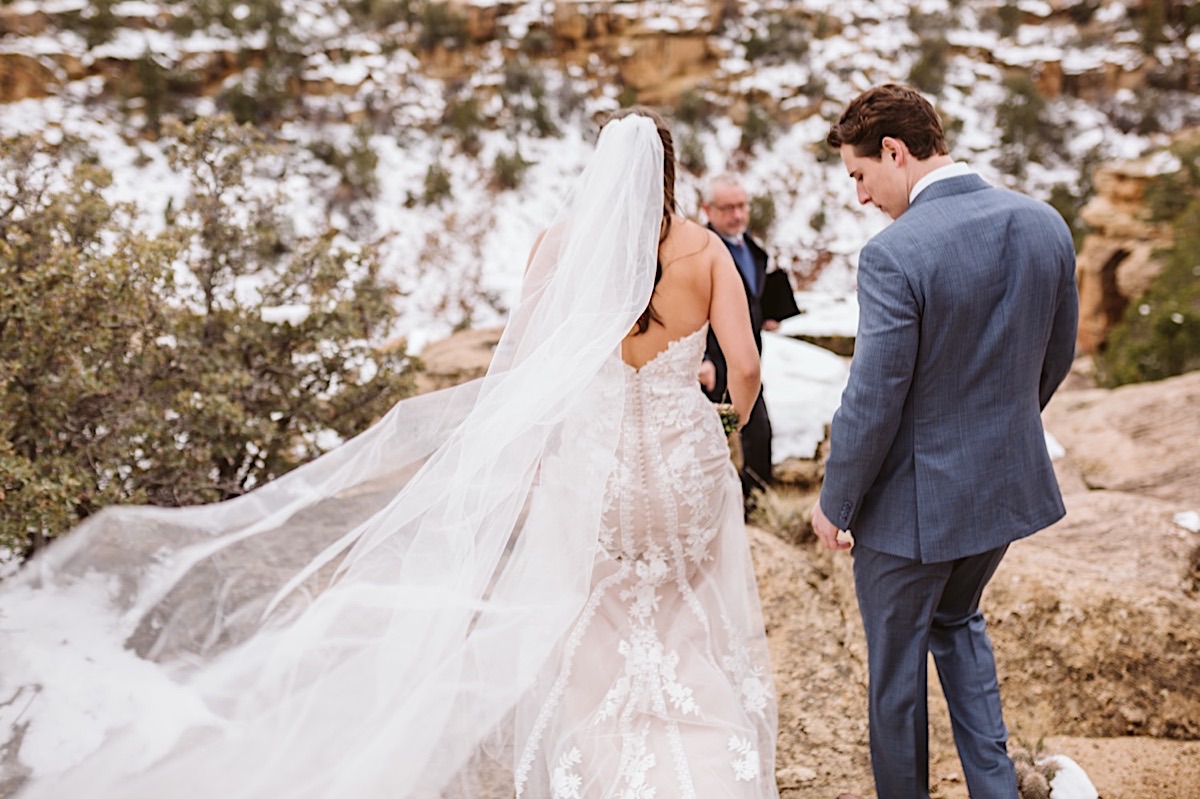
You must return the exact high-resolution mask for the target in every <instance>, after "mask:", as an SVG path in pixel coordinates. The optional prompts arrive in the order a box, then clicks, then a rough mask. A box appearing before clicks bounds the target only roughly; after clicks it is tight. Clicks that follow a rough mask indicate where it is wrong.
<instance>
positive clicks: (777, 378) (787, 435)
mask: <svg viewBox="0 0 1200 799" xmlns="http://www.w3.org/2000/svg"><path fill="white" fill-rule="evenodd" d="M762 368H763V394H764V398H765V399H766V401H767V409H768V411H769V413H770V414H771V431H772V434H773V435H772V439H771V441H772V448H771V456H772V459H773V460H774V461H775V462H776V463H780V462H782V461H783V460H785V459H787V458H812V457H813V456H815V455H816V454H817V447H818V446H819V445H820V443H821V442H822V441H823V440H824V439H825V425H826V424H827V423H828V422H829V420H830V419H832V418H833V412H834V411H835V410H837V407H838V405H839V403H840V402H841V397H842V389H843V388H845V386H846V378H847V376H848V375H849V373H850V369H849V366H848V364H847V362H846V360H845V359H844V358H841V357H839V356H837V355H834V354H833V353H832V352H830V351H829V350H826V349H823V348H821V347H818V346H816V345H815V344H809V343H807V342H804V341H797V340H796V339H793V338H788V337H787V336H781V335H779V334H777V333H763V353H762Z"/></svg>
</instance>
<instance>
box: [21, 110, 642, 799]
mask: <svg viewBox="0 0 1200 799" xmlns="http://www.w3.org/2000/svg"><path fill="white" fill-rule="evenodd" d="M662 162H663V148H662V144H661V141H660V139H659V137H658V133H657V131H656V128H655V125H654V123H653V122H652V121H651V120H649V119H647V118H645V117H641V116H629V117H625V118H622V119H619V120H617V121H614V122H611V123H609V124H608V125H606V126H605V127H604V129H603V131H602V133H601V135H600V137H599V141H598V144H597V147H596V151H595V155H594V157H593V159H592V161H591V163H590V165H589V166H588V167H587V169H586V170H585V171H584V173H583V174H582V176H581V177H580V178H579V180H578V183H577V185H576V187H575V189H574V190H573V192H572V193H571V195H570V196H569V197H568V199H567V200H566V202H565V204H564V207H563V209H562V210H561V212H560V213H559V215H558V216H557V218H556V219H555V220H554V221H553V224H552V225H551V226H550V227H549V229H548V232H547V235H546V237H545V239H544V241H543V243H542V244H541V245H540V247H539V248H538V250H537V252H536V254H535V256H534V258H533V260H532V263H531V265H530V268H529V270H528V273H527V275H526V279H525V283H524V286H523V289H522V295H521V298H520V302H519V304H518V305H517V307H516V309H515V310H514V311H513V312H512V314H511V318H510V320H509V323H508V325H507V327H506V330H505V332H504V335H503V337H502V339H501V341H500V343H499V346H498V348H497V351H496V353H495V357H494V360H493V362H492V365H491V368H490V369H489V371H488V373H487V375H486V376H485V377H484V378H482V379H480V380H477V381H474V382H472V383H469V384H466V385H463V386H459V387H456V388H452V389H448V390H445V391H440V392H437V393H434V394H429V395H425V396H421V397H416V398H413V399H410V400H405V401H403V402H400V403H399V404H397V405H396V406H395V407H394V408H393V409H392V410H391V411H390V412H389V413H388V414H387V415H386V416H385V417H384V418H383V419H382V420H381V421H379V422H378V423H377V424H376V425H375V426H374V427H372V428H371V429H370V430H369V431H367V432H365V433H363V434H362V435H360V436H358V437H357V438H355V439H353V440H352V441H350V442H348V443H346V444H345V445H343V446H342V447H340V448H339V449H337V450H335V451H334V452H331V453H330V454H328V455H326V456H324V457H322V458H320V459H318V460H317V461H315V462H313V463H310V464H308V465H306V466H304V467H301V468H299V469H297V470H295V471H294V472H292V473H290V474H288V475H286V476H284V477H282V478H280V479H279V480H277V481H275V482H273V483H272V484H269V485H265V486H263V487H261V488H259V489H258V490H255V491H253V492H252V493H250V494H248V495H246V496H244V497H241V498H238V499H235V500H232V501H229V502H225V503H221V504H217V505H210V506H203V507H193V508H180V509H162V508H148V507H126V508H110V509H107V510H104V511H103V512H101V513H98V514H96V515H95V516H94V517H92V518H90V519H88V520H87V521H86V522H85V523H84V524H83V525H81V526H80V528H79V529H77V530H75V531H73V532H72V533H70V534H69V535H67V536H66V537H64V538H63V539H61V540H59V541H57V542H56V543H55V544H53V545H52V546H51V547H49V548H48V550H47V551H46V552H44V553H43V554H42V555H41V556H39V557H38V558H36V559H34V561H33V562H32V563H31V564H29V565H28V566H27V567H26V568H25V569H24V570H23V572H22V573H20V574H18V575H17V576H15V577H14V578H11V579H10V580H8V581H6V584H5V586H4V590H3V591H0V616H2V615H3V613H4V612H5V611H4V609H5V607H6V606H8V607H12V603H14V602H22V601H28V600H29V599H30V598H31V597H35V596H37V595H38V594H39V593H44V592H57V593H58V594H61V595H62V596H64V597H71V596H74V597H77V601H78V602H79V603H80V605H79V607H80V608H81V609H82V608H83V607H84V605H87V612H88V613H89V614H96V613H98V612H103V613H106V614H108V615H109V617H111V618H112V619H113V623H114V624H115V625H116V626H117V627H118V628H119V629H120V630H122V631H123V633H125V634H127V638H126V643H127V646H128V647H129V648H130V649H132V650H133V651H135V652H136V653H137V655H138V656H140V657H141V658H143V659H145V660H146V661H148V662H151V663H153V664H155V667H154V668H155V671H156V673H161V674H164V675H166V677H167V678H168V679H167V680H165V681H164V682H165V683H166V685H167V686H168V689H167V691H166V693H165V694H163V697H164V703H163V708H164V709H163V712H161V713H157V714H152V715H153V717H150V716H151V714H141V715H139V716H137V717H134V718H131V719H128V720H127V721H128V723H126V724H122V725H121V727H120V728H119V729H114V730H111V731H105V732H104V734H103V735H102V736H101V737H100V740H96V741H94V742H93V744H92V745H90V746H88V747H84V748H85V749H88V750H89V751H86V752H81V753H80V755H79V757H78V758H77V759H78V760H79V762H78V763H77V764H75V765H74V766H73V767H72V768H70V769H68V770H67V771H65V772H64V773H61V774H42V775H39V774H34V775H33V777H34V778H33V779H32V780H31V781H30V782H29V784H28V785H27V786H26V788H25V790H24V791H23V792H22V793H21V794H20V796H22V797H28V799H40V798H41V797H55V799H61V797H64V796H88V797H116V796H120V797H126V798H129V799H133V798H135V797H147V798H149V797H154V799H161V797H172V799H188V798H189V797H218V796H219V797H222V798H223V799H226V798H227V799H233V798H234V797H289V798H290V799H301V798H303V797H337V798H338V799H344V797H355V798H356V799H365V798H367V797H384V796H387V797H410V796H411V797H426V796H429V797H433V796H442V795H446V794H447V793H451V792H454V791H455V790H459V791H465V792H470V793H474V795H482V794H481V793H478V792H479V791H481V790H482V789H481V788H479V787H478V786H477V785H476V787H473V788H467V787H461V786H467V785H472V784H474V783H471V782H469V781H468V779H467V778H469V777H470V778H474V777H476V776H477V775H476V774H475V772H476V771H477V769H478V768H481V767H482V765H481V764H482V763H483V762H484V760H483V759H482V758H481V757H480V753H481V752H482V751H483V750H484V749H485V748H487V747H489V746H495V745H503V744H504V740H503V730H504V728H505V722H506V719H508V718H510V717H511V714H512V713H514V711H517V710H518V706H519V705H520V703H521V702H522V700H523V698H524V697H525V696H526V694H527V692H528V689H529V687H530V685H531V684H532V682H533V680H534V678H535V676H536V675H537V674H538V673H539V671H540V670H541V669H542V668H543V667H544V666H545V664H546V662H547V659H548V658H551V657H553V656H554V654H555V650H556V647H557V646H558V645H559V643H560V642H561V639H562V637H563V635H564V632H565V631H566V630H567V628H568V626H569V625H570V623H571V622H572V620H573V619H574V618H575V616H576V615H577V613H578V611H579V609H580V607H581V605H582V603H583V602H584V600H585V599H586V597H587V591H588V587H589V582H590V579H591V565H592V562H593V558H594V555H595V551H596V547H597V534H598V531H599V528H600V516H601V504H602V500H603V496H604V489H605V483H606V480H607V477H608V475H609V473H610V471H611V470H612V469H613V467H614V465H615V451H616V447H617V441H618V432H619V429H620V424H621V418H620V417H621V414H622V413H623V408H624V402H623V394H622V391H623V375H622V371H621V369H622V365H621V362H620V360H619V345H620V341H621V339H622V338H623V337H624V336H625V335H626V334H627V333H628V331H629V330H630V329H631V327H632V326H633V324H634V322H635V321H636V319H637V318H638V316H639V314H640V313H641V312H642V310H643V309H644V308H645V307H646V304H647V302H648V300H649V298H650V296H651V292H652V290H653V283H654V272H655V260H656V257H657V247H658V239H659V234H660V227H661V221H662V203H663V183H662V181H663V163H662ZM550 500H552V501H550ZM4 639H7V640H5V641H4V645H5V646H17V647H19V646H21V638H20V632H19V631H13V630H11V629H9V630H5V631H2V632H0V640H4ZM96 678H97V679H103V675H96ZM3 679H4V678H3V677H2V676H0V681H2V680H3ZM8 688H9V689H12V688H14V686H11V685H9V686H8ZM49 690H50V689H49V688H47V691H44V692H43V693H42V694H39V695H36V696H35V698H34V699H33V702H35V703H36V702H49V701H53V696H50V695H49V694H48V692H49ZM131 690H137V687H136V686H133V687H131ZM156 690H162V689H161V688H159V689H156ZM33 718H34V719H35V722H34V723H36V718H37V714H36V710H35V712H34V714H33ZM26 732H27V734H26V741H25V743H26V744H27V745H28V744H29V743H30V741H32V740H34V739H35V738H36V734H35V733H36V730H27V731H26ZM455 786H460V787H459V788H457V789H456V788H455ZM498 795H504V794H503V793H501V794H498Z"/></svg>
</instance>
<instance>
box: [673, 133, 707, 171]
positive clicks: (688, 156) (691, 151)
mask: <svg viewBox="0 0 1200 799" xmlns="http://www.w3.org/2000/svg"><path fill="white" fill-rule="evenodd" d="M675 157H676V159H677V160H678V161H679V164H680V165H681V166H682V167H683V168H684V169H686V170H687V171H688V172H691V173H692V174H693V175H703V174H704V173H705V172H707V171H708V159H706V158H705V157H704V145H703V144H702V143H701V141H700V137H699V136H697V135H696V132H695V131H694V130H684V131H683V132H682V134H681V135H680V136H679V137H678V138H677V139H676V141H675Z"/></svg>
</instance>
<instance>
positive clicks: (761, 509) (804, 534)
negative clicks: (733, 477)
mask: <svg viewBox="0 0 1200 799" xmlns="http://www.w3.org/2000/svg"><path fill="white" fill-rule="evenodd" d="M819 494H820V492H819V490H814V489H809V488H798V487H795V486H788V485H780V486H776V487H774V488H768V489H767V490H766V491H757V490H756V491H755V492H754V510H752V511H751V512H750V518H749V522H750V523H751V524H753V525H754V526H755V527H758V528H761V529H763V530H766V531H767V532H769V533H771V534H772V535H775V536H777V537H779V538H781V539H783V540H784V541H786V542H788V543H789V544H793V545H795V544H800V543H802V542H804V541H808V540H810V539H811V538H812V535H813V531H812V506H813V504H814V503H815V502H816V501H817V497H818V496H819Z"/></svg>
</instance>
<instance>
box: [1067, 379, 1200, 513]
mask: <svg viewBox="0 0 1200 799" xmlns="http://www.w3.org/2000/svg"><path fill="white" fill-rule="evenodd" d="M1198 409H1200V372H1191V373H1188V374H1184V375H1180V376H1178V377H1172V378H1168V379H1166V380H1161V381H1157V382H1154V383H1134V384H1130V385H1127V386H1121V387H1120V388H1117V389H1111V390H1109V389H1087V390H1080V391H1067V392H1060V393H1059V394H1057V395H1056V396H1055V397H1054V399H1053V400H1051V402H1050V405H1049V406H1048V407H1047V408H1046V412H1045V414H1044V420H1045V426H1046V429H1047V430H1049V431H1050V433H1051V434H1052V435H1053V436H1054V437H1055V438H1056V439H1058V441H1059V443H1061V444H1062V445H1063V446H1064V447H1065V448H1066V451H1067V455H1068V460H1069V461H1070V462H1071V463H1072V464H1073V465H1074V467H1075V468H1077V469H1078V470H1079V473H1080V475H1081V476H1082V478H1083V480H1084V482H1085V483H1086V485H1087V486H1088V487H1090V488H1093V489H1108V490H1112V491H1123V492H1130V493H1136V494H1140V495H1142V496H1146V497H1154V498H1156V499H1160V500H1163V501H1165V502H1168V503H1174V507H1176V509H1177V510H1179V511H1184V510H1200V456H1198V453H1197V446H1198V444H1197V442H1200V411H1198Z"/></svg>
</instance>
